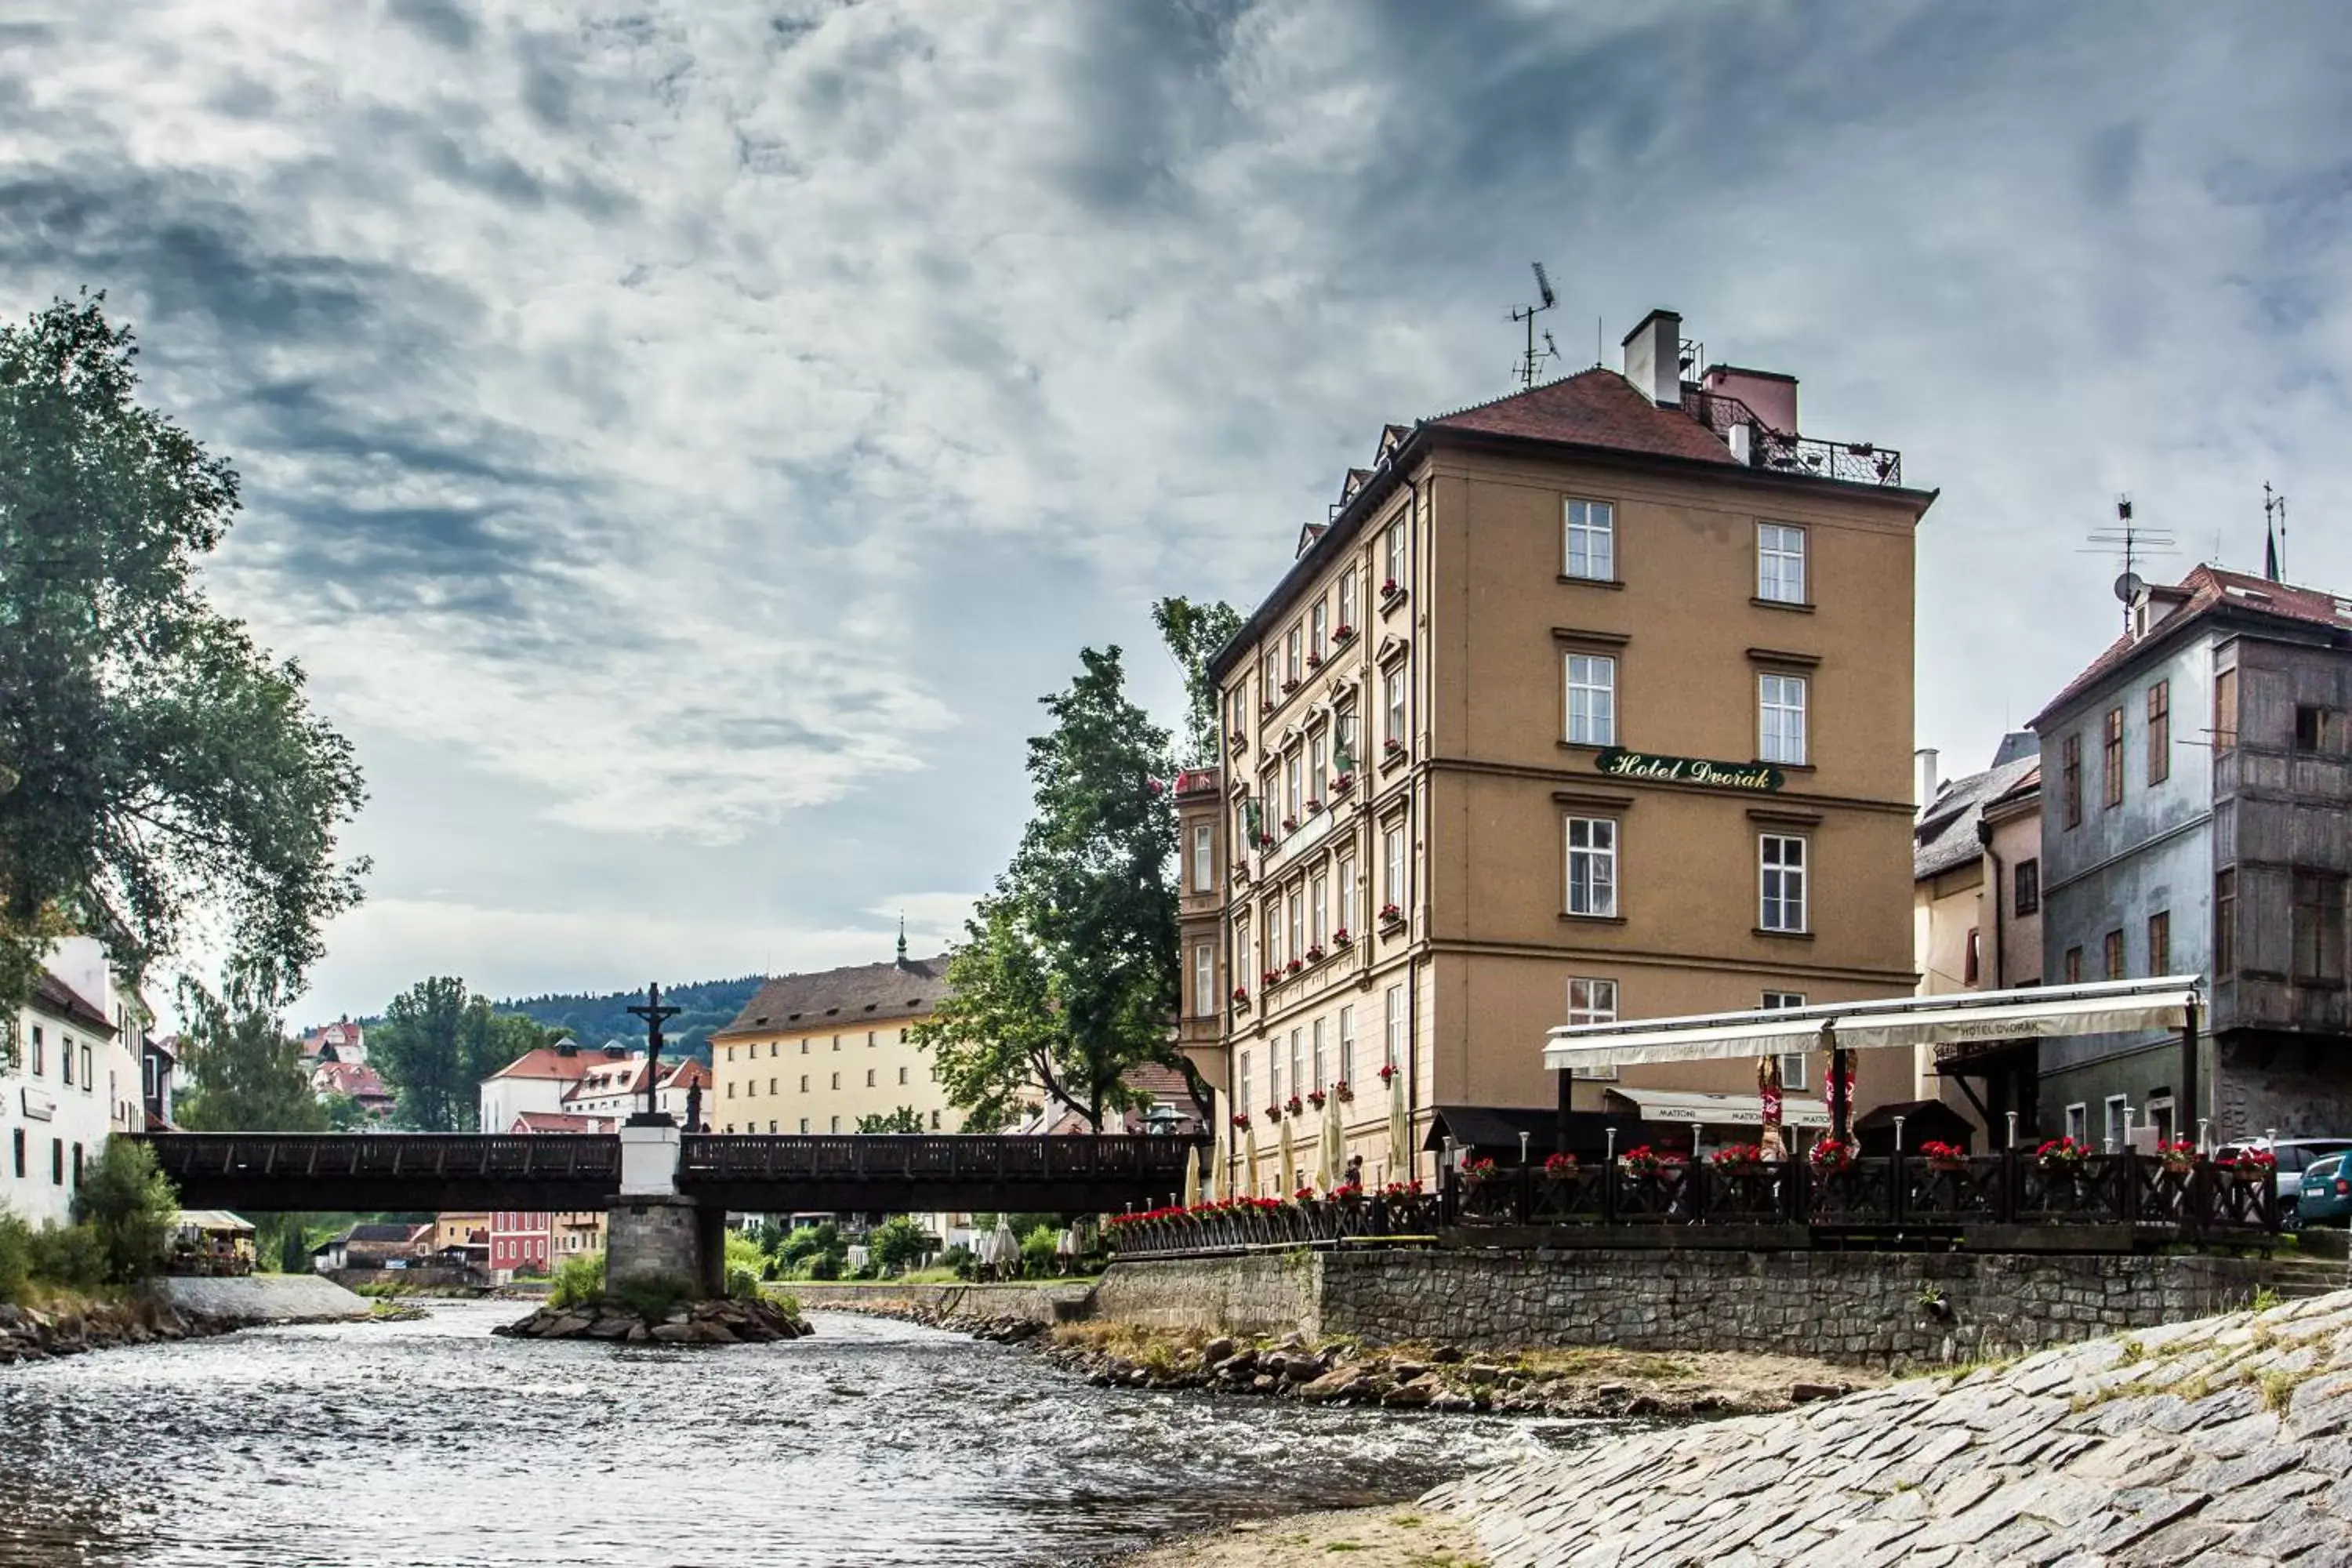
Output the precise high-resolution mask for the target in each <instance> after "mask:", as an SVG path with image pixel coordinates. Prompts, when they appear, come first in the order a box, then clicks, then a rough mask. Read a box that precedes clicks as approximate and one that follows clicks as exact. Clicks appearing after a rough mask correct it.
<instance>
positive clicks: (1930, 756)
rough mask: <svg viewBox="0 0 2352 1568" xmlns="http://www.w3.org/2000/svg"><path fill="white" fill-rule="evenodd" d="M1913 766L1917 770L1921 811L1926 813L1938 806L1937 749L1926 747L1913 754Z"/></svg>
mask: <svg viewBox="0 0 2352 1568" xmlns="http://www.w3.org/2000/svg"><path fill="white" fill-rule="evenodd" d="M1911 764H1912V766H1913V767H1914V768H1915V769H1916V770H1917V776H1918V784H1917V786H1916V787H1917V790H1918V795H1919V801H1918V805H1919V809H1920V810H1922V811H1925V810H1927V808H1928V807H1929V806H1931V805H1935V804H1936V779H1937V774H1936V748H1935V747H1933V746H1926V747H1922V748H1921V749H1920V750H1918V751H1916V752H1912V753H1911Z"/></svg>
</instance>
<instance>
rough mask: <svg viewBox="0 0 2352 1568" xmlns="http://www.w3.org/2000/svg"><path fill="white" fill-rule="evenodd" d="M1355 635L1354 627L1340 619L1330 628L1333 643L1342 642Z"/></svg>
mask: <svg viewBox="0 0 2352 1568" xmlns="http://www.w3.org/2000/svg"><path fill="white" fill-rule="evenodd" d="M1355 635H1356V628H1355V627H1353V626H1349V624H1348V623H1347V622H1345V621H1341V622H1340V623H1339V625H1338V626H1334V627H1332V628H1331V640H1332V641H1333V642H1335V643H1344V642H1346V641H1347V640H1348V639H1349V637H1354V636H1355Z"/></svg>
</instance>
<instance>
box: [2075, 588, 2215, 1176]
mask: <svg viewBox="0 0 2352 1568" xmlns="http://www.w3.org/2000/svg"><path fill="white" fill-rule="evenodd" d="M2213 648H2214V638H2213V636H2212V634H2211V633H2210V631H2200V633H2199V634H2197V635H2194V636H2192V637H2189V638H2188V639H2187V640H2186V641H2184V642H2182V643H2180V644H2179V645H2177V646H2175V647H2171V648H2169V649H2168V650H2166V651H2164V652H2163V653H2161V654H2160V655H2158V657H2156V658H2151V659H2149V660H2147V661H2146V662H2143V663H2137V664H2135V665H2133V666H2129V667H2126V668H2124V669H2123V670H2120V671H2118V672H2116V673H2114V674H2112V675H2110V676H2109V678H2108V679H2105V680H2103V681H2100V682H2099V683H2097V684H2096V685H2095V686H2092V687H2090V688H2088V689H2085V690H2084V691H2083V692H2081V693H2078V694H2077V695H2076V696H2075V697H2074V699H2073V700H2070V701H2069V702H2068V703H2067V705H2066V707H2065V708H2064V709H2063V710H2061V711H2060V712H2058V713H2055V714H2053V715H2051V716H2050V717H2049V718H2048V719H2047V720H2045V721H2044V722H2043V724H2042V727H2041V731H2040V732H2041V735H2042V982H2043V984H2053V985H2054V984H2063V982H2064V981H2065V978H2066V954H2067V952H2068V950H2069V949H2073V948H2078V947H2079V948H2080V949H2081V950H2082V978H2083V979H2084V980H2104V979H2105V978H2106V971H2105V938H2106V935H2107V933H2108V932H2109V931H2121V932H2122V933H2123V948H2124V973H2126V975H2127V976H2129V977H2132V978H2139V977H2143V976H2146V975H2147V974H2149V973H2151V969H2150V958H2151V954H2150V952H2149V947H2150V942H2149V932H2148V917H2149V916H2151V915H2154V914H2157V913H2159V912H2161V913H2163V914H2164V915H2165V916H2166V917H2167V920H2168V923H2169V928H2170V933H2169V947H2170V958H2169V962H2168V964H2167V965H2166V967H2167V969H2168V972H2169V973H2176V974H2179V973H2206V972H2207V971H2208V970H2209V968H2210V960H2211V954H2212V946H2213V932H2212V882H2213V811H2212V798H2213V751H2212V747H2211V745H2210V737H2209V736H2208V735H2207V733H2206V731H2207V727H2208V725H2209V724H2210V716H2211V713H2212V708H2213V668H2214V663H2213V658H2214V655H2213ZM2158 681H2164V682H2167V683H2168V699H2169V710H2170V729H2171V744H2170V746H2169V747H2168V762H2169V764H2170V767H2169V772H2168V776H2167V777H2166V778H2165V780H2164V781H2163V782H2162V783H2160V784H2149V783H2148V761H2149V757H2148V710H2147V702H2148V693H2149V690H2150V689H2152V688H2153V687H2154V686H2155V685H2156V684H2157V683H2158ZM2116 708H2120V709H2121V710H2123V738H2124V744H2123V764H2124V765H2123V773H2124V790H2123V799H2122V801H2121V802H2120V803H2118V804H2117V805H2112V806H2110V805H2105V804H2104V803H2105V783H2104V774H2103V772H2102V765H2103V747H2104V742H2105V716H2106V714H2107V713H2108V712H2109V710H2113V709H2116ZM2069 735H2074V736H2079V737H2080V740H2081V745H2082V780H2083V784H2082V788H2083V820H2082V824H2081V826H2076V827H2071V828H2070V827H2068V826H2066V814H2065V741H2066V737H2067V736H2069ZM2041 1053H2042V1058H2041V1059H2042V1093H2041V1115H2042V1131H2043V1133H2044V1134H2045V1135H2054V1134H2055V1133H2057V1132H2059V1131H2063V1129H2064V1125H2065V1121H2064V1117H2065V1110H2066V1107H2067V1106H2068V1105H2069V1104H2082V1105H2084V1107H2086V1110H2087V1116H2088V1128H2089V1131H2090V1134H2091V1136H2092V1137H2093V1138H2100V1137H2102V1136H2104V1133H2105V1100H2106V1099H2107V1098H2108V1097H2109V1096H2111V1095H2123V1096H2125V1097H2126V1099H2127V1100H2129V1101H2130V1103H2131V1104H2132V1105H2133V1106H2134V1107H2135V1108H2136V1109H2138V1108H2144V1107H2146V1106H2147V1103H2148V1101H2149V1100H2150V1099H2151V1098H2152V1097H2155V1096H2157V1095H2158V1094H2164V1093H2168V1094H2172V1095H2175V1096H2176V1097H2177V1095H2178V1093H2179V1079H2180V1078H2181V1070H2180V1069H2181V1058H2180V1051H2179V1040H2178V1037H2175V1036H2173V1035H2170V1034H2167V1033H2161V1032H2150V1033H2140V1034H2128V1035H2087V1036H2079V1037H2074V1038H2070V1039H2056V1040H2045V1041H2043V1042H2042V1047H2041ZM2207 1077H2210V1074H2206V1073H2200V1078H2207ZM2200 1099H2208V1100H2210V1094H2200ZM2201 1114H2207V1112H2204V1111H2198V1112H2194V1113H2191V1114H2190V1115H2189V1116H2188V1117H2186V1118H2185V1119H2184V1120H2183V1121H2181V1123H2180V1125H2181V1126H2182V1127H2184V1128H2189V1126H2190V1125H2191V1123H2193V1121H2194V1120H2195V1116H2196V1115H2201Z"/></svg>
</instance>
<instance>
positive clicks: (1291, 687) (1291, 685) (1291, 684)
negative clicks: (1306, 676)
mask: <svg viewBox="0 0 2352 1568" xmlns="http://www.w3.org/2000/svg"><path fill="white" fill-rule="evenodd" d="M1282 689H1283V690H1284V691H1285V692H1292V691H1296V690H1297V689H1298V677H1297V676H1295V675H1294V676H1290V677H1288V678H1286V679H1285V680H1284V681H1283V683H1282Z"/></svg>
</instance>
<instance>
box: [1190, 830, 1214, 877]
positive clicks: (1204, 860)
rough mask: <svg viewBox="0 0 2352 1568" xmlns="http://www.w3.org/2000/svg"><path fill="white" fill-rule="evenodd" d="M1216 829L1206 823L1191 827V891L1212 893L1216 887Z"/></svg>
mask: <svg viewBox="0 0 2352 1568" xmlns="http://www.w3.org/2000/svg"><path fill="white" fill-rule="evenodd" d="M1216 843H1217V832H1216V828H1215V827H1214V826H1213V825H1212V824H1209V823H1206V822H1196V823H1194V824H1193V825H1192V890H1193V891H1194V892H1196V893H1206V892H1213V891H1214V890H1215V889H1216V886H1217V862H1216Z"/></svg>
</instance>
